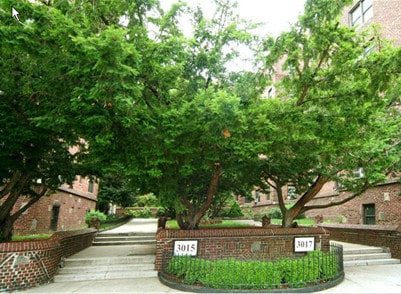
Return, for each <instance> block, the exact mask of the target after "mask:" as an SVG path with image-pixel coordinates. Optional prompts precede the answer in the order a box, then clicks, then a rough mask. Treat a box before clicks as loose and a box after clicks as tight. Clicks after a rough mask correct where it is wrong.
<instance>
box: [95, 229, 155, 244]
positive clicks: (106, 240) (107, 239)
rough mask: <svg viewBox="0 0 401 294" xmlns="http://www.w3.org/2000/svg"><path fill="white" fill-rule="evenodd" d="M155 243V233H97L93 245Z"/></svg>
mask: <svg viewBox="0 0 401 294" xmlns="http://www.w3.org/2000/svg"><path fill="white" fill-rule="evenodd" d="M153 244H156V240H155V233H145V232H131V233H107V232H106V233H98V234H97V235H96V238H95V240H94V241H93V243H92V245H93V246H111V245H153Z"/></svg>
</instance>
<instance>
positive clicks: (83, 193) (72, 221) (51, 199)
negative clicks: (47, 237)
mask: <svg viewBox="0 0 401 294" xmlns="http://www.w3.org/2000/svg"><path fill="white" fill-rule="evenodd" d="M98 190H99V184H98V183H97V182H96V181H91V180H89V179H88V178H83V177H79V176H77V180H76V181H75V182H74V183H73V185H72V186H69V185H67V184H64V185H62V186H60V187H59V189H58V190H57V191H56V192H55V193H54V194H51V195H50V196H43V197H42V198H41V199H40V200H39V201H38V202H36V203H35V204H33V205H32V206H31V207H30V208H28V209H27V210H26V211H25V212H24V213H23V214H22V215H21V216H20V217H19V218H18V219H17V220H16V221H15V223H14V229H13V234H14V235H25V234H41V233H50V232H54V231H67V230H75V229H80V228H83V227H85V226H86V224H85V215H86V212H87V211H88V210H91V209H95V208H96V202H97V195H98ZM27 202H28V201H27V199H26V198H24V197H21V198H20V199H19V201H18V202H17V203H16V207H22V206H23V205H25V204H26V203H27Z"/></svg>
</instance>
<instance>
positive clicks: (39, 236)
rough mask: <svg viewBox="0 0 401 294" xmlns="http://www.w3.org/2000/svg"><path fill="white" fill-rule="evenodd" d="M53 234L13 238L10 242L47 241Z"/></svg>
mask: <svg viewBox="0 0 401 294" xmlns="http://www.w3.org/2000/svg"><path fill="white" fill-rule="evenodd" d="M52 235H53V234H32V235H23V236H13V237H12V241H40V240H46V239H49V238H50V237H51V236H52Z"/></svg>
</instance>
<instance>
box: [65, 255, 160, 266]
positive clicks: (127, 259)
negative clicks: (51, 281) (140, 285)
mask: <svg viewBox="0 0 401 294" xmlns="http://www.w3.org/2000/svg"><path fill="white" fill-rule="evenodd" d="M154 261H155V256H154V255H135V256H115V257H93V258H67V259H66V260H64V268H66V267H80V266H83V267H86V266H104V265H106V266H107V265H130V264H152V265H153V263H154ZM64 268H63V269H64Z"/></svg>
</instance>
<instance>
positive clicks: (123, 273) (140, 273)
mask: <svg viewBox="0 0 401 294" xmlns="http://www.w3.org/2000/svg"><path fill="white" fill-rule="evenodd" d="M154 277H157V272H156V271H155V270H154V269H153V268H152V269H149V270H127V268H125V269H121V270H116V269H113V268H110V270H107V271H103V272H88V273H77V272H76V273H70V274H58V275H56V276H55V277H54V282H55V283H65V282H72V281H94V280H113V279H137V278H154Z"/></svg>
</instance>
